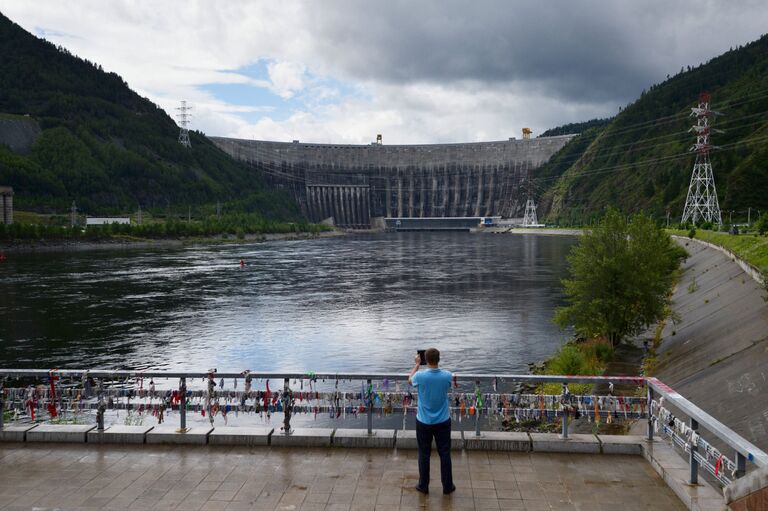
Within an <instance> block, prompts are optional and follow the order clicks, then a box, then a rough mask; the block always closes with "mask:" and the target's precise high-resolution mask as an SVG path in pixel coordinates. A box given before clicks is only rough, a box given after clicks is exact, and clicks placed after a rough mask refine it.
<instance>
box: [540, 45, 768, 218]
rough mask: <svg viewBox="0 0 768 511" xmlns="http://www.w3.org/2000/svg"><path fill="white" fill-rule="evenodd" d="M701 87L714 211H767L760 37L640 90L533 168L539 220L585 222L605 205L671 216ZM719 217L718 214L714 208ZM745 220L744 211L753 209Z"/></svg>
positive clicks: (766, 104) (689, 161) (765, 91)
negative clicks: (708, 122) (707, 111)
mask: <svg viewBox="0 0 768 511" xmlns="http://www.w3.org/2000/svg"><path fill="white" fill-rule="evenodd" d="M702 91H708V92H710V93H711V97H712V102H711V106H710V107H711V108H712V109H713V110H716V111H719V112H721V113H722V114H723V115H721V116H717V117H715V118H714V120H713V122H712V125H713V126H714V127H715V128H719V129H721V130H723V133H714V134H713V135H712V143H713V144H714V145H715V146H719V149H716V150H715V151H714V152H713V153H712V156H711V161H712V165H713V169H714V174H715V181H716V184H717V191H718V196H719V200H720V207H721V209H722V210H723V211H724V212H726V211H729V210H735V211H736V214H735V215H734V221H736V219H737V218H739V219H741V218H742V217H744V218H745V217H746V212H747V209H748V208H752V212H753V214H754V211H755V210H756V209H760V210H762V211H766V210H768V36H764V37H762V38H761V39H759V40H758V41H755V42H753V43H751V44H749V45H747V46H744V47H741V48H737V49H734V50H731V51H729V52H727V53H725V54H723V55H721V56H719V57H717V58H715V59H712V60H711V61H709V62H708V63H706V64H703V65H700V66H698V67H696V68H690V69H683V70H680V72H679V73H678V74H677V75H675V76H673V77H671V78H669V79H667V80H666V81H665V82H663V83H661V84H658V85H654V86H653V87H651V88H650V90H649V91H647V92H643V94H642V95H641V97H640V98H638V99H637V100H636V101H635V102H634V103H632V104H630V105H629V106H627V107H626V108H625V109H623V111H622V112H620V113H619V114H618V115H617V116H616V117H615V118H613V119H612V120H611V121H610V123H608V124H607V125H606V126H599V125H597V126H595V127H592V128H590V129H587V130H586V131H584V132H583V133H582V134H581V135H579V136H577V137H575V138H574V139H573V140H572V141H571V142H569V144H568V145H566V146H565V147H564V148H563V149H562V150H561V151H560V153H558V154H557V155H556V156H555V157H554V158H553V159H552V160H551V161H550V162H549V163H548V164H547V165H545V166H544V167H543V168H542V169H540V171H537V176H538V177H539V179H538V180H536V182H535V186H536V188H537V189H538V190H539V191H540V192H541V193H542V196H541V201H540V206H541V210H542V212H543V213H544V214H545V215H546V216H547V217H548V219H549V221H555V220H560V221H565V222H576V223H578V222H586V221H589V220H590V219H593V218H594V217H595V216H596V215H599V214H600V212H601V211H603V210H604V209H605V207H607V206H615V207H618V208H619V209H621V210H622V211H624V212H636V211H645V212H648V213H650V214H652V215H654V216H656V217H658V218H662V217H664V216H665V215H666V210H667V208H669V210H670V215H671V218H672V219H673V221H674V219H677V220H679V217H680V215H681V213H682V209H683V204H684V203H685V198H686V194H687V191H688V182H689V180H690V174H691V168H692V166H693V162H694V155H693V154H692V153H690V152H689V151H688V149H689V148H690V147H691V145H692V144H693V142H694V137H693V135H692V133H690V132H689V131H688V130H689V128H690V126H691V125H692V124H694V123H695V119H693V118H691V117H689V114H690V108H691V107H693V106H696V103H697V100H698V95H699V93H700V92H702ZM723 216H724V220H725V219H726V218H725V217H726V215H725V214H724V215H723ZM753 218H754V216H753Z"/></svg>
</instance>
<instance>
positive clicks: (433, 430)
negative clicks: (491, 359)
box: [408, 348, 456, 495]
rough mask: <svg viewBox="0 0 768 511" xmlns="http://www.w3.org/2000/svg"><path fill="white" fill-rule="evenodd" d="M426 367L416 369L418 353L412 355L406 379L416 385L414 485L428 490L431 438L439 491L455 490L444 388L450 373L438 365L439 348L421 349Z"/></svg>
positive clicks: (426, 491)
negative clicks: (416, 469)
mask: <svg viewBox="0 0 768 511" xmlns="http://www.w3.org/2000/svg"><path fill="white" fill-rule="evenodd" d="M424 358H425V359H426V361H427V369H426V370H424V371H419V366H420V365H421V357H420V356H419V355H418V354H417V355H416V366H415V367H414V368H413V369H412V370H411V374H410V375H409V376H408V382H409V383H410V384H411V385H413V386H414V387H416V390H417V391H418V394H419V403H418V410H417V413H416V445H418V447H419V484H418V485H416V489H417V490H418V491H420V492H421V493H423V494H425V495H426V494H428V493H429V457H430V454H431V453H432V438H433V437H434V439H435V444H436V445H437V453H438V454H439V455H440V479H441V480H442V483H443V493H444V494H445V495H448V494H449V493H453V491H454V490H456V487H455V486H454V485H453V472H452V469H451V417H450V414H449V411H448V391H449V390H450V388H451V373H449V372H448V371H445V370H443V369H440V368H438V364H439V363H440V352H439V351H437V350H436V349H435V348H429V349H428V350H426V352H425V353H424Z"/></svg>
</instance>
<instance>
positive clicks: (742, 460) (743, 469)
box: [734, 451, 747, 479]
mask: <svg viewBox="0 0 768 511" xmlns="http://www.w3.org/2000/svg"><path fill="white" fill-rule="evenodd" d="M746 473H747V458H746V457H745V456H744V455H743V454H741V453H740V452H738V451H736V473H735V474H734V476H736V478H737V479H738V478H739V477H744V474H746Z"/></svg>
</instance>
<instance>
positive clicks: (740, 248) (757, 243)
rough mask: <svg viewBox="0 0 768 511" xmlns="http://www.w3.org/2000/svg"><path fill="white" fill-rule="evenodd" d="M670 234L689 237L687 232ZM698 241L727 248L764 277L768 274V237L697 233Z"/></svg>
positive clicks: (713, 232) (675, 231) (707, 232)
mask: <svg viewBox="0 0 768 511" xmlns="http://www.w3.org/2000/svg"><path fill="white" fill-rule="evenodd" d="M669 232H670V234H677V235H678V236H684V237H688V232H687V231H680V230H669ZM696 239H699V240H702V241H707V242H709V243H712V244H714V245H718V246H720V247H723V248H726V249H728V250H730V251H731V252H733V253H734V254H736V255H737V256H738V257H739V258H741V259H743V260H744V261H746V262H748V263H749V264H751V265H752V266H754V267H755V268H757V269H758V270H760V271H761V272H762V273H763V274H764V275H765V274H768V236H757V235H752V234H739V235H732V234H728V233H726V232H715V231H703V230H701V229H699V230H697V231H696Z"/></svg>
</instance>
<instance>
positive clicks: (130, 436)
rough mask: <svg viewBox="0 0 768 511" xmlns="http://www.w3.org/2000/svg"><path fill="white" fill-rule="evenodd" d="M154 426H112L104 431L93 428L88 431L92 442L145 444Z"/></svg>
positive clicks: (89, 439) (89, 441)
mask: <svg viewBox="0 0 768 511" xmlns="http://www.w3.org/2000/svg"><path fill="white" fill-rule="evenodd" d="M152 428H153V427H152V426H121V425H115V426H110V427H108V428H107V429H105V430H104V431H99V430H98V429H92V430H91V431H89V432H88V443H91V444H143V443H144V442H145V441H146V435H147V433H148V432H149V431H151V430H152Z"/></svg>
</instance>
